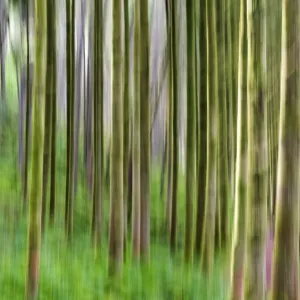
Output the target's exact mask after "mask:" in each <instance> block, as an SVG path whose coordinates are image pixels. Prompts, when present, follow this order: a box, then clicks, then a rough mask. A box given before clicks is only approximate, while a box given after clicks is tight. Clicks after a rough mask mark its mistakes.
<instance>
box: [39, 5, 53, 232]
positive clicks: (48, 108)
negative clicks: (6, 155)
mask: <svg viewBox="0 0 300 300" xmlns="http://www.w3.org/2000/svg"><path fill="white" fill-rule="evenodd" d="M52 13H53V4H52V3H50V2H49V1H48V2H47V24H48V26H47V66H46V99H45V100H46V103H45V116H44V120H45V124H44V128H45V138H44V154H43V192H42V232H44V229H45V222H46V220H45V219H46V207H47V206H46V204H47V203H46V202H47V191H48V189H47V188H48V175H49V166H50V158H51V156H50V154H51V135H52V134H51V129H52V126H51V121H52V120H51V119H52V107H53V89H52V88H53V66H54V64H53V56H55V49H53V29H52V28H53V26H54V24H53V22H52ZM54 45H55V44H54Z"/></svg>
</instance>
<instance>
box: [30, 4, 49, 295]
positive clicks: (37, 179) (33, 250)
mask: <svg viewBox="0 0 300 300" xmlns="http://www.w3.org/2000/svg"><path fill="white" fill-rule="evenodd" d="M46 22H47V19H46V1H45V0H36V1H35V68H34V79H33V101H32V104H33V135H32V161H31V174H30V175H31V187H30V196H29V201H30V212H29V226H28V266H27V277H26V292H25V299H28V300H35V299H37V298H38V282H39V264H40V262H39V261H40V236H41V198H42V173H43V142H44V105H45V84H46V80H45V73H46V44H47V41H46V37H47V34H46V31H47V23H46Z"/></svg>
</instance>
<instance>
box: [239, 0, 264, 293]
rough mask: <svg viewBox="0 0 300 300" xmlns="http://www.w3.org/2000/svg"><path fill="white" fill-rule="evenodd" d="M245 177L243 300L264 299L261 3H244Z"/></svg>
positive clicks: (251, 0)
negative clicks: (245, 44) (245, 25)
mask: <svg viewBox="0 0 300 300" xmlns="http://www.w3.org/2000/svg"><path fill="white" fill-rule="evenodd" d="M247 21H248V22H247V41H248V72H247V102H248V105H247V108H248V111H247V114H248V119H247V124H248V166H247V168H248V174H247V208H246V266H245V267H246V273H245V281H244V282H245V291H244V293H245V294H244V297H245V299H265V297H266V281H265V278H266V272H265V271H266V268H265V240H266V230H267V171H268V169H267V168H268V165H267V164H268V160H267V123H266V121H267V118H266V117H267V105H266V104H267V102H266V101H265V96H264V88H265V87H264V84H263V68H262V64H263V61H262V54H263V26H262V22H263V1H260V0H259V1H256V0H255V1H253V0H247Z"/></svg>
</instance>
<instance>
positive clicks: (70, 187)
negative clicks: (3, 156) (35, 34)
mask: <svg viewBox="0 0 300 300" xmlns="http://www.w3.org/2000/svg"><path fill="white" fill-rule="evenodd" d="M69 1H71V3H68V2H69ZM68 2H67V4H68V5H67V11H68V9H69V16H67V48H68V42H69V55H70V57H69V60H70V62H69V64H70V65H69V68H70V70H69V74H68V75H69V82H68V89H69V91H68V92H69V98H68V102H69V103H68V105H69V126H70V127H69V130H70V132H69V158H68V159H69V170H68V178H67V179H68V180H69V182H68V193H67V195H68V200H67V224H66V225H67V228H66V229H67V231H66V233H67V238H68V242H70V241H71V239H72V231H73V207H74V164H75V160H74V127H75V124H74V117H75V116H74V112H75V109H74V108H75V92H74V87H75V84H74V83H75V6H76V4H75V2H76V0H68ZM67 14H68V13H67ZM68 17H69V18H68ZM68 21H69V22H70V25H69V28H68ZM68 29H69V30H68ZM68 33H69V37H68ZM67 61H68V59H67ZM67 67H68V66H67ZM68 75H67V77H68Z"/></svg>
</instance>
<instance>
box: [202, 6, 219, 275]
mask: <svg viewBox="0 0 300 300" xmlns="http://www.w3.org/2000/svg"><path fill="white" fill-rule="evenodd" d="M206 5H207V7H206V12H207V15H206V20H207V26H206V27H207V40H206V41H207V43H208V44H207V76H208V78H207V80H208V90H207V94H208V97H207V101H208V102H207V133H208V140H207V171H206V195H205V210H204V228H203V230H204V232H203V235H204V237H203V238H204V240H203V244H202V256H201V265H202V268H203V269H204V270H205V271H206V272H207V273H208V275H210V274H211V272H212V268H213V263H214V248H215V242H214V241H215V227H216V226H215V223H216V222H215V221H216V220H215V219H216V204H217V155H218V153H217V151H218V118H219V115H218V101H219V97H218V90H219V88H218V63H217V59H218V55H217V34H216V1H215V0H213V1H209V3H206Z"/></svg>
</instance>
